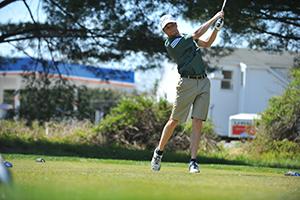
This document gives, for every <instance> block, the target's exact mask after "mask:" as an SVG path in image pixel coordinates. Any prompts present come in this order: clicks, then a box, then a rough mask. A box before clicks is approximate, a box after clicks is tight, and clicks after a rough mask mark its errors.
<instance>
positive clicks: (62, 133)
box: [0, 120, 93, 144]
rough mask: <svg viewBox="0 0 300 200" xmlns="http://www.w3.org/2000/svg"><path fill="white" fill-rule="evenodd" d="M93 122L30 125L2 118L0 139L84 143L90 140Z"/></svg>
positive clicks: (33, 123)
mask: <svg viewBox="0 0 300 200" xmlns="http://www.w3.org/2000/svg"><path fill="white" fill-rule="evenodd" d="M92 127H93V124H92V123H90V122H89V121H87V120H86V121H76V120H70V121H61V122H55V121H50V122H48V123H45V124H44V125H40V123H39V122H38V121H33V122H32V123H31V125H30V126H28V125H27V122H26V121H24V120H19V121H13V120H0V140H1V141H2V142H4V143H7V142H9V143H14V142H18V141H22V142H25V143H32V142H38V141H39V142H55V143H66V144H83V143H86V142H87V141H88V138H89V136H90V135H92V134H91V132H92Z"/></svg>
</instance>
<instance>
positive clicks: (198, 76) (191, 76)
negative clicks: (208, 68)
mask: <svg viewBox="0 0 300 200" xmlns="http://www.w3.org/2000/svg"><path fill="white" fill-rule="evenodd" d="M205 77H207V75H206V74H202V75H181V78H190V79H204V78H205Z"/></svg>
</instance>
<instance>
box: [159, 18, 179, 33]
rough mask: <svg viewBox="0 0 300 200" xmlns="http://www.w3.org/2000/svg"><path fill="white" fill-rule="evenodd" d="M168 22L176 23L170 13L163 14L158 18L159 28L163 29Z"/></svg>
mask: <svg viewBox="0 0 300 200" xmlns="http://www.w3.org/2000/svg"><path fill="white" fill-rule="evenodd" d="M168 23H176V19H175V18H174V17H172V16H171V15H163V16H162V17H161V18H160V27H161V30H163V29H164V28H165V26H166V25H167V24H168Z"/></svg>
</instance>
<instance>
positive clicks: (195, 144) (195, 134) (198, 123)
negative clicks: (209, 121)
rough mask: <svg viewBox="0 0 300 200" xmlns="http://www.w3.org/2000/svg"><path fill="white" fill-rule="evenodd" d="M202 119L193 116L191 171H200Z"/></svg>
mask: <svg viewBox="0 0 300 200" xmlns="http://www.w3.org/2000/svg"><path fill="white" fill-rule="evenodd" d="M201 128H202V120H201V119H196V118H193V120H192V135H191V146H190V149H191V161H190V164H189V171H190V172H191V173H199V172H200V170H199V165H198V163H197V160H196V158H197V152H198V148H199V142H200V137H201Z"/></svg>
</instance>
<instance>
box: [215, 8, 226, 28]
mask: <svg viewBox="0 0 300 200" xmlns="http://www.w3.org/2000/svg"><path fill="white" fill-rule="evenodd" d="M214 17H215V18H216V19H217V20H216V23H215V29H216V30H217V31H219V30H221V28H222V27H223V25H224V12H223V11H220V12H218V13H217V14H215V16H214Z"/></svg>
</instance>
